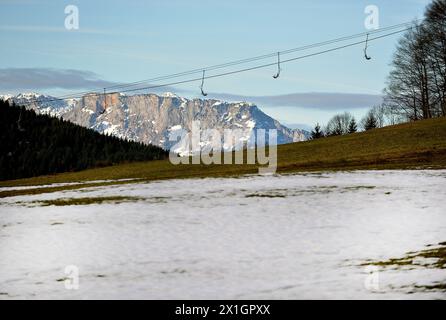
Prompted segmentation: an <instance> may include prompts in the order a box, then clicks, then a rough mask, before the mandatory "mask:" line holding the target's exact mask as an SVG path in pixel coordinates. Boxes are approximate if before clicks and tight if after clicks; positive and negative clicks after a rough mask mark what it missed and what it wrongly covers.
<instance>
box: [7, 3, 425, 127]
mask: <svg viewBox="0 0 446 320" xmlns="http://www.w3.org/2000/svg"><path fill="white" fill-rule="evenodd" d="M428 2H429V1H428V0H399V1H389V0H368V1H362V0H344V1H328V0H325V1H321V0H319V1H318V0H308V1H307V0H303V1H271V0H270V1H259V0H257V1H241V0H238V1H233V0H225V1H221V0H220V1H179V0H177V1H169V0H167V1H166V0H165V1H153V0H149V1H142V0H141V1H140V0H134V1H131V0H129V1H118V0H108V1H102V0H100V1H99V0H97V1H91V0H90V1H72V0H70V1H61V0H58V1H50V0H47V1H45V0H42V1H37V0H36V1H31V0H0V12H1V22H0V41H1V44H2V47H3V48H7V50H1V51H0V76H1V73H2V72H3V73H4V75H6V74H7V75H8V76H10V75H11V70H12V69H15V70H13V71H14V72H15V73H17V72H22V73H24V72H26V70H28V71H29V70H33V69H36V68H39V70H40V69H42V70H46V69H49V70H51V71H52V72H56V73H57V72H58V70H62V71H63V70H67V69H68V70H72V71H73V70H74V71H75V72H79V73H81V75H80V74H76V75H75V76H78V77H80V78H79V79H80V81H81V79H82V77H83V75H85V74H87V75H89V77H90V81H85V85H84V86H85V89H87V90H90V89H96V88H97V87H98V86H101V85H103V84H104V83H105V84H107V83H108V82H118V83H123V82H132V81H138V80H142V79H148V78H153V77H156V76H162V75H166V74H171V73H177V72H181V71H187V70H190V69H195V68H200V67H205V66H208V65H213V64H219V63H223V62H227V61H232V60H237V59H243V58H246V57H251V56H257V55H262V54H266V53H271V52H276V51H279V50H286V49H289V48H294V47H299V46H302V45H307V44H312V43H315V42H320V41H324V40H329V39H332V38H337V37H340V36H345V35H351V34H356V33H361V32H365V31H366V30H365V28H364V19H365V18H366V14H365V13H364V8H365V7H366V6H367V5H371V4H372V5H376V6H378V8H379V9H380V25H381V27H386V26H390V25H394V24H398V23H403V22H407V21H410V20H412V19H414V18H421V17H422V14H423V11H424V8H425V6H426V4H427V3H428ZM70 4H73V5H76V6H77V7H78V8H79V18H80V20H79V24H80V28H79V30H71V31H68V30H66V29H65V28H64V20H65V17H66V14H65V13H64V9H65V7H66V6H67V5H70ZM397 39H398V36H393V37H389V38H385V39H382V40H379V41H377V42H373V43H371V45H370V48H369V54H370V55H372V57H373V59H372V60H371V61H368V62H366V61H365V60H364V58H363V55H362V47H353V48H348V49H345V50H342V51H338V52H333V53H329V54H327V55H323V56H319V57H313V58H309V59H305V60H300V61H296V62H293V63H289V64H286V65H283V66H282V74H281V77H280V78H279V79H277V80H274V79H272V75H273V74H274V73H275V71H276V70H275V68H274V67H272V68H270V69H260V70H256V71H252V72H248V73H244V74H238V75H233V76H228V77H223V78H218V79H210V80H208V81H206V83H205V88H206V90H207V91H208V92H210V94H209V96H210V97H213V96H215V97H220V96H224V97H228V96H231V97H233V98H234V99H235V98H237V97H239V96H243V98H246V99H248V100H249V99H250V98H251V100H253V101H255V102H256V97H259V96H281V95H289V94H297V95H296V97H300V96H299V94H308V93H311V94H315V93H336V94H342V95H341V97H343V98H345V99H346V100H345V104H346V106H348V110H349V111H351V112H352V113H354V114H355V115H356V116H358V117H359V116H361V115H362V114H363V113H364V112H365V106H364V105H363V102H361V103H359V102H358V105H356V106H355V105H354V102H355V101H356V100H355V99H356V97H357V95H363V94H367V95H377V94H380V93H381V91H382V89H383V88H384V86H385V80H386V76H387V74H388V72H389V70H390V66H389V64H390V62H391V58H392V53H393V52H394V48H395V44H396V41H397ZM268 62H270V61H268ZM19 68H21V69H19ZM24 68H27V69H24ZM8 72H9V73H8ZM28 74H29V73H28ZM58 76H59V74H58V73H57V74H56V75H55V76H54V75H53V77H55V78H57V77H58ZM65 76H66V74H65ZM23 77H26V74H25V75H23ZM28 78H29V77H28ZM20 79H22V78H19V80H18V81H19V82H20V81H22V80H20ZM92 79H93V80H92ZM25 80H26V79H25ZM25 80H23V84H24V85H23V88H18V86H17V85H16V87H13V86H9V87H8V86H5V85H1V84H0V91H1V92H3V93H15V92H17V91H23V90H26V91H30V90H33V91H39V92H43V93H49V94H55V95H58V94H64V93H67V92H79V91H83V89H81V88H80V87H82V83H78V82H76V84H75V85H72V86H73V87H72V88H70V84H67V86H65V87H63V88H56V87H54V86H52V85H51V83H48V84H46V87H42V85H40V86H39V84H35V85H34V84H33V82H32V81H31V80H30V81H29V82H27V81H25ZM28 80H29V79H28ZM25 83H26V85H25ZM198 86H199V83H191V84H185V85H181V86H178V87H175V88H174V90H175V91H177V93H178V94H182V95H186V96H189V97H199V92H200V91H199V89H198ZM352 94H353V95H352ZM328 96H329V95H328ZM326 97H327V95H322V96H321V97H320V99H321V101H320V103H318V104H317V105H318V106H316V107H314V106H313V105H311V104H310V105H308V104H305V103H304V102H302V103H301V102H300V100H299V99H297V100H296V103H295V104H293V103H283V101H282V100H281V99H278V101H276V100H274V99H266V100H265V99H264V100H262V101H264V104H263V105H261V104H260V103H259V106H260V107H261V108H262V109H263V110H264V111H265V112H267V113H268V114H270V115H271V116H273V117H275V118H277V119H279V120H281V121H284V122H285V123H305V124H309V125H312V124H314V123H315V122H317V121H319V122H322V123H324V122H326V121H327V120H328V118H329V117H331V116H332V115H333V114H335V113H336V112H338V111H342V110H343V108H342V100H340V101H338V100H337V102H336V103H334V102H332V100H331V98H329V99H326ZM314 98H315V99H317V96H315V97H314ZM350 98H351V99H353V100H351V101H349V100H348V99H350ZM324 99H325V100H324ZM372 100H373V99H372ZM361 101H363V100H361ZM321 104H325V106H322V107H321ZM346 108H347V107H346Z"/></svg>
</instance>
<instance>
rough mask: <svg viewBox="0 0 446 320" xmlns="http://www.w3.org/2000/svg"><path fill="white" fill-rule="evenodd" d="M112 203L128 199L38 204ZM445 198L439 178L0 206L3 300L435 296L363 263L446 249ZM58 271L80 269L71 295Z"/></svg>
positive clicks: (249, 186) (100, 193)
mask: <svg viewBox="0 0 446 320" xmlns="http://www.w3.org/2000/svg"><path fill="white" fill-rule="evenodd" d="M0 190H1V188H0ZM110 196H124V197H137V198H138V199H139V200H133V201H127V202H122V203H116V202H105V203H102V204H98V203H93V204H88V205H68V206H41V205H40V204H39V202H38V201H42V200H50V199H60V198H67V199H69V198H85V197H89V198H95V197H110ZM445 199H446V171H445V170H439V171H356V172H338V173H308V174H290V175H276V176H246V177H241V178H238V179H237V178H221V179H189V180H169V181H157V182H150V183H139V184H135V183H132V184H123V185H115V186H106V187H96V188H84V189H79V190H73V191H63V192H56V193H48V194H41V195H34V196H17V197H9V198H3V199H0V299H11V298H16V299H29V298H35V299H39V298H55V299H78V298H83V299H84V298H85V299H90V298H91V299H93V298H94V299H107V298H128V299H133V298H144V299H145V298H148V299H252V298H254V299H256V298H259V299H264V298H273V299H280V298H286V299H301V298H321V299H325V298H329V299H334V298H340V299H345V298H358V299H378V298H385V299H387V298H422V299H424V298H446V293H445V292H444V291H435V290H419V291H415V292H414V293H412V294H409V291H410V290H408V289H407V288H409V287H410V286H414V285H421V286H423V285H429V284H432V283H435V282H436V281H439V282H443V283H444V282H445V281H446V271H445V270H443V269H432V268H431V269H429V268H417V267H415V268H397V269H395V270H389V269H385V270H384V269H383V268H380V267H379V268H378V267H377V268H374V269H370V268H368V267H364V266H361V264H362V263H363V262H364V261H365V260H367V259H374V260H384V259H389V258H394V257H401V256H404V254H405V253H406V252H409V251H416V250H422V249H424V248H425V246H426V245H429V244H438V243H440V242H444V241H446V201H445ZM66 266H75V267H76V268H78V271H79V287H78V289H73V288H72V287H71V289H70V286H68V287H67V286H66V285H67V283H68V284H70V283H72V282H70V281H72V279H71V277H72V275H71V274H70V275H67V274H66V273H65V268H66ZM412 269H413V270H412ZM67 288H68V289H67Z"/></svg>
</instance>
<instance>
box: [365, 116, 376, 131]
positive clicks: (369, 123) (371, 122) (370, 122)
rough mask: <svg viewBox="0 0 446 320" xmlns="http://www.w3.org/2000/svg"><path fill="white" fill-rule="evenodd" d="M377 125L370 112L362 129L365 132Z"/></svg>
mask: <svg viewBox="0 0 446 320" xmlns="http://www.w3.org/2000/svg"><path fill="white" fill-rule="evenodd" d="M377 125H378V121H377V120H376V118H375V116H374V115H373V114H372V113H371V112H370V113H369V114H368V115H367V117H366V118H365V121H364V129H365V130H366V131H368V130H371V129H375V128H376V127H377Z"/></svg>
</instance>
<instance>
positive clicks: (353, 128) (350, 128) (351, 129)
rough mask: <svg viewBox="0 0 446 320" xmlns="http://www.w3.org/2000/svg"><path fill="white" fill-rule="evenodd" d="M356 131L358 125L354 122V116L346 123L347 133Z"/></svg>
mask: <svg viewBox="0 0 446 320" xmlns="http://www.w3.org/2000/svg"><path fill="white" fill-rule="evenodd" d="M357 131H358V125H357V124H356V120H355V118H352V119H351V120H350V123H349V124H348V133H355V132H357Z"/></svg>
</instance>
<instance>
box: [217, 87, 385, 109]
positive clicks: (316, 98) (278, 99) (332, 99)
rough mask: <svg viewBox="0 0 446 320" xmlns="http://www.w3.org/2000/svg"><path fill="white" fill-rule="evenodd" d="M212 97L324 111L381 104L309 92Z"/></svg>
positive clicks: (370, 97)
mask: <svg viewBox="0 0 446 320" xmlns="http://www.w3.org/2000/svg"><path fill="white" fill-rule="evenodd" d="M210 95H211V94H210ZM212 96H213V97H216V98H219V99H225V100H237V101H249V102H254V103H256V104H259V105H261V106H268V107H275V106H277V107H299V108H306V109H318V110H325V111H333V110H352V109H363V108H369V107H371V106H374V105H377V104H380V103H381V102H382V96H381V95H374V94H355V93H326V92H309V93H292V94H284V95H275V96H242V95H233V94H225V93H215V94H212Z"/></svg>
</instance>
